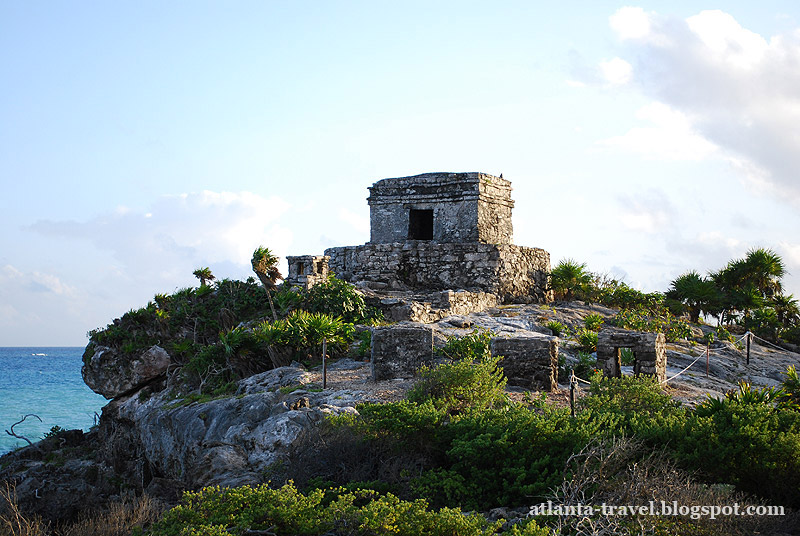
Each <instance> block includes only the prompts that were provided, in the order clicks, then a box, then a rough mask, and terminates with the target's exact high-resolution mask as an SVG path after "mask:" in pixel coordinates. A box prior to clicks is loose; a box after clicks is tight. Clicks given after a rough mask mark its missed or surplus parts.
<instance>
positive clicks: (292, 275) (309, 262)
mask: <svg viewBox="0 0 800 536" xmlns="http://www.w3.org/2000/svg"><path fill="white" fill-rule="evenodd" d="M286 260H287V261H288V262H289V274H288V275H287V276H286V281H287V283H289V284H290V285H291V286H293V287H294V286H300V287H304V288H305V289H310V288H311V287H313V286H314V285H316V284H317V283H320V282H322V281H325V280H326V279H327V278H328V262H329V261H330V257H327V256H325V255H299V256H295V257H289V256H287V257H286Z"/></svg>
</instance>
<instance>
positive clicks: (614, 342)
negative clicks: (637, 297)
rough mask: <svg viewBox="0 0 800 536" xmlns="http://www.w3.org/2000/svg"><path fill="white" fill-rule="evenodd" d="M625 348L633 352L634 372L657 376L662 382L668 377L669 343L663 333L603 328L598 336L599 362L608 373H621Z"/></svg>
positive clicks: (615, 375)
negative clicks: (622, 352)
mask: <svg viewBox="0 0 800 536" xmlns="http://www.w3.org/2000/svg"><path fill="white" fill-rule="evenodd" d="M621 348H630V349H631V350H632V351H633V357H634V365H633V373H634V375H636V376H638V375H639V374H647V375H651V376H655V377H656V378H657V379H658V381H659V382H664V381H665V380H666V379H667V343H666V338H665V337H664V334H663V333H647V332H640V331H630V330H625V329H616V328H605V329H602V330H601V331H600V333H599V334H598V336H597V364H598V365H602V367H603V373H604V374H605V375H606V376H611V377H615V378H619V377H620V376H621V374H622V371H621V370H620V365H621V363H620V349H621Z"/></svg>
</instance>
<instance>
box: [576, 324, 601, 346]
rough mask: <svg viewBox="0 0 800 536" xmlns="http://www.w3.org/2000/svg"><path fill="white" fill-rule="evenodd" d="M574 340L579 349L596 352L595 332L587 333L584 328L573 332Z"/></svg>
mask: <svg viewBox="0 0 800 536" xmlns="http://www.w3.org/2000/svg"><path fill="white" fill-rule="evenodd" d="M575 338H576V339H577V341H578V344H579V345H580V347H581V349H583V350H585V351H587V352H594V351H596V350H597V332H596V331H589V330H588V329H586V328H581V329H579V330H578V331H577V332H575Z"/></svg>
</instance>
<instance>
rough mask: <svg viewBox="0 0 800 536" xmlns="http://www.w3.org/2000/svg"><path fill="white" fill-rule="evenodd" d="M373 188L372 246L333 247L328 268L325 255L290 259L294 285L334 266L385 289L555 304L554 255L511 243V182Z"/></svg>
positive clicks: (446, 177)
mask: <svg viewBox="0 0 800 536" xmlns="http://www.w3.org/2000/svg"><path fill="white" fill-rule="evenodd" d="M369 190H370V196H369V198H368V202H369V206H370V226H371V229H370V242H368V243H367V244H364V245H361V246H345V247H335V248H330V249H327V250H326V251H325V257H327V258H328V259H329V260H328V263H327V265H324V262H323V263H320V262H318V261H317V260H316V259H324V257H313V258H312V257H290V264H289V277H288V279H287V280H288V281H289V283H290V284H299V285H307V284H308V282H310V281H315V280H317V279H318V278H320V277H322V273H323V271H324V270H327V269H329V270H330V271H332V272H334V273H335V274H336V275H337V276H338V277H340V278H342V279H344V280H346V281H350V282H352V283H356V284H360V285H362V286H364V287H367V288H371V289H373V290H378V291H380V290H411V291H431V290H470V291H473V292H488V293H491V294H495V295H496V296H497V297H498V299H499V300H500V301H502V302H547V301H550V300H551V299H552V294H551V293H550V292H549V291H548V290H547V277H548V274H549V272H550V254H549V253H547V252H546V251H544V250H542V249H537V248H526V247H521V246H516V245H514V244H512V243H511V238H512V234H513V226H512V222H511V209H512V208H513V207H514V202H513V201H512V200H511V183H510V182H509V181H507V180H504V179H501V178H499V177H494V176H492V175H487V174H485V173H425V174H422V175H415V176H413V177H402V178H396V179H384V180H381V181H378V182H376V183H375V184H374V185H373V186H372V187H371V188H370V189H369ZM307 259H309V260H307ZM310 259H314V260H310ZM293 262H294V263H295V266H294V267H293V265H292V263H293ZM301 262H302V269H303V273H302V274H300V271H301V270H300V268H301V264H300V263H301ZM303 278H304V279H303ZM312 284H313V283H312Z"/></svg>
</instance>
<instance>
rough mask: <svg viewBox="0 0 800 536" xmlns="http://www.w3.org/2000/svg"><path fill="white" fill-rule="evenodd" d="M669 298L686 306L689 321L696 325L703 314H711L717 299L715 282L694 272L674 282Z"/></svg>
mask: <svg viewBox="0 0 800 536" xmlns="http://www.w3.org/2000/svg"><path fill="white" fill-rule="evenodd" d="M667 297H669V298H672V299H676V300H678V301H680V302H683V303H684V304H686V307H687V309H688V310H689V320H691V321H692V322H694V323H695V324H696V323H697V322H698V321H699V320H700V314H701V313H703V312H705V313H709V312H711V310H712V304H713V303H714V301H715V300H716V298H717V288H716V286H715V285H714V282H713V281H711V280H708V279H705V278H704V277H702V276H701V275H700V274H698V273H697V272H695V271H694V270H692V271H690V272H686V273H685V274H683V275H681V276H680V277H678V278H676V279H675V280H674V281H673V282H672V284H671V286H670V289H669V291H667Z"/></svg>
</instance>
